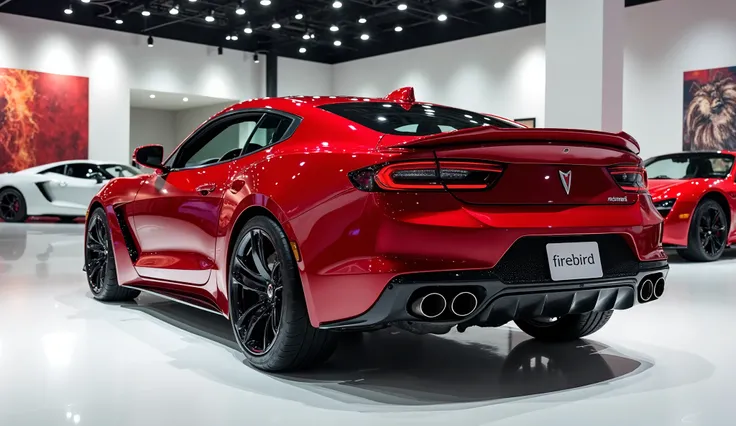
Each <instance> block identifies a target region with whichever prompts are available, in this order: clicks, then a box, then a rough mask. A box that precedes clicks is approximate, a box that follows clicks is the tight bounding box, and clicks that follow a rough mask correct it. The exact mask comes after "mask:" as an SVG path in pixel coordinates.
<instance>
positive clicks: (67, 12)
mask: <svg viewBox="0 0 736 426" xmlns="http://www.w3.org/2000/svg"><path fill="white" fill-rule="evenodd" d="M64 13H66V14H67V15H71V14H72V13H74V10H73V9H72V5H71V4H70V5H69V7H67V8H66V9H64Z"/></svg>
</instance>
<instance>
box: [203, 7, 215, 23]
mask: <svg viewBox="0 0 736 426" xmlns="http://www.w3.org/2000/svg"><path fill="white" fill-rule="evenodd" d="M204 20H205V21H207V22H215V11H214V10H210V14H209V15H207V16H205V17H204Z"/></svg>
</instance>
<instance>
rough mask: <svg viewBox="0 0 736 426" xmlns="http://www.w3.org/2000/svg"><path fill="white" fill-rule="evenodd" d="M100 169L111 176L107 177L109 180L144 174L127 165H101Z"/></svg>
mask: <svg viewBox="0 0 736 426" xmlns="http://www.w3.org/2000/svg"><path fill="white" fill-rule="evenodd" d="M100 169H102V171H103V172H104V173H107V174H108V175H109V176H106V177H109V178H116V177H130V176H136V175H139V174H141V173H143V172H141V171H140V170H138V169H136V168H135V167H131V166H127V165H125V164H100Z"/></svg>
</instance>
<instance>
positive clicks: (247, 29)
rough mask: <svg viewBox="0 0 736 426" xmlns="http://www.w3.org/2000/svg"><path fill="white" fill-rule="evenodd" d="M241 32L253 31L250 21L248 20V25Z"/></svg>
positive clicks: (248, 32) (249, 32)
mask: <svg viewBox="0 0 736 426" xmlns="http://www.w3.org/2000/svg"><path fill="white" fill-rule="evenodd" d="M243 32H244V33H246V34H251V33H252V32H253V28H251V27H250V22H248V25H247V26H246V27H245V29H244V30H243Z"/></svg>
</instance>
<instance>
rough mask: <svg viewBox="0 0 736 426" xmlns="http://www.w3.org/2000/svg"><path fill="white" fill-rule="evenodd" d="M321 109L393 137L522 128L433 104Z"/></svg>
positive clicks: (360, 104) (358, 104) (344, 105)
mask: <svg viewBox="0 0 736 426" xmlns="http://www.w3.org/2000/svg"><path fill="white" fill-rule="evenodd" d="M321 108H322V109H324V110H327V111H329V112H332V113H334V114H337V115H339V116H341V117H344V118H347V119H348V120H351V121H354V122H356V123H358V124H361V125H363V126H365V127H368V128H369V129H373V130H376V131H379V132H381V133H386V134H391V135H414V136H426V135H434V134H438V133H444V132H448V131H453V130H460V129H469V128H473V127H481V126H495V127H500V128H520V127H522V126H520V125H518V124H516V123H512V122H508V121H504V120H500V119H497V118H494V117H489V116H487V115H485V114H479V113H477V112H471V111H465V110H461V109H456V108H449V107H443V106H438V105H429V104H412V105H411V106H408V107H407V106H405V105H401V104H398V103H392V102H343V103H338V104H329V105H323V106H322V107H321Z"/></svg>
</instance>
